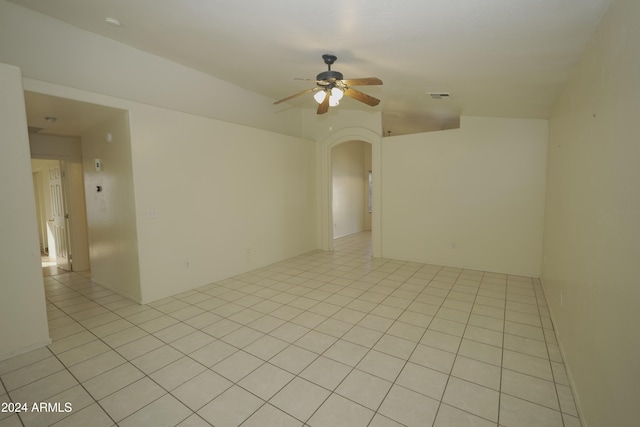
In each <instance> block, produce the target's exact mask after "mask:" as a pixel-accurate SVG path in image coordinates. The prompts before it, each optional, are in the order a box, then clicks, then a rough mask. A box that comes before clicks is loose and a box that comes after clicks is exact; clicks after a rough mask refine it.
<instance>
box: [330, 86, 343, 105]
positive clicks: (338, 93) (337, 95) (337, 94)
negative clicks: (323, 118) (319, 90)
mask: <svg viewBox="0 0 640 427" xmlns="http://www.w3.org/2000/svg"><path fill="white" fill-rule="evenodd" d="M343 96H344V92H343V90H342V89H340V88H339V87H334V88H332V89H331V99H333V100H335V102H336V103H337V102H339V101H340V100H341V99H342V97H343ZM331 99H329V102H331Z"/></svg>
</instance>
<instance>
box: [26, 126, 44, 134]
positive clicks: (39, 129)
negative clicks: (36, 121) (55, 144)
mask: <svg viewBox="0 0 640 427" xmlns="http://www.w3.org/2000/svg"><path fill="white" fill-rule="evenodd" d="M42 129H44V128H37V127H35V126H29V133H38V132H40V131H41V130H42Z"/></svg>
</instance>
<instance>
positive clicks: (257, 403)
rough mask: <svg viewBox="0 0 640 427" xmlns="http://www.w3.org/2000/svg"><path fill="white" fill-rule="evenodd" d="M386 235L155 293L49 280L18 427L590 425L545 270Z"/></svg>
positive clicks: (10, 374) (19, 391) (9, 375)
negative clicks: (522, 272)
mask: <svg viewBox="0 0 640 427" xmlns="http://www.w3.org/2000/svg"><path fill="white" fill-rule="evenodd" d="M370 238H371V235H370V233H366V232H365V233H360V234H356V235H352V236H347V237H344V238H341V239H337V240H336V241H335V251H334V252H321V251H314V252H311V253H308V254H305V255H301V256H298V257H295V258H292V259H289V260H286V261H283V262H280V263H277V264H273V265H270V266H267V267H264V268H261V269H258V270H255V271H252V272H249V273H246V274H242V275H239V276H236V277H233V278H230V279H226V280H222V281H219V282H217V283H213V284H210V285H207V286H203V287H201V288H198V289H196V290H192V291H188V292H184V293H182V294H179V295H175V296H173V297H170V298H166V299H163V300H160V301H156V302H154V303H151V304H148V305H142V306H141V305H138V304H135V303H133V302H131V301H129V300H127V299H125V298H123V297H121V296H119V295H117V294H115V293H113V292H111V291H109V290H107V289H104V288H102V287H100V286H96V285H93V284H92V283H91V282H90V280H89V275H88V273H87V272H84V273H83V272H79V273H77V272H76V273H62V274H54V275H51V276H47V277H45V279H44V280H45V288H46V296H47V310H48V317H49V329H50V336H51V339H52V340H53V344H51V345H50V346H49V347H47V348H42V349H39V350H35V351H32V352H30V353H27V354H24V355H21V356H18V357H15V358H12V359H9V360H6V361H3V362H0V380H1V385H0V402H28V403H29V406H30V405H31V404H32V402H52V403H53V402H60V404H61V407H62V408H64V404H65V403H66V402H70V403H71V405H72V411H71V412H64V411H62V412H50V413H33V412H27V413H21V414H19V415H13V414H10V413H0V426H2V427H7V426H14V425H15V426H20V425H25V426H41V425H53V424H55V425H56V426H87V425H91V426H113V425H120V426H136V427H139V426H161V425H167V426H174V425H181V426H208V425H215V426H216V427H217V426H237V425H242V426H243V427H251V426H261V427H268V426H306V425H308V426H314V427H315V426H327V427H328V426H332V427H333V426H340V425H343V426H349V427H357V426H370V427H381V426H389V427H391V426H421V427H422V426H438V427H448V426H467V425H469V426H471V425H473V426H497V425H500V426H506V427H508V426H517V427H526V426H536V427H541V426H559V427H561V426H566V427H574V426H580V421H579V419H578V418H577V412H576V408H575V404H574V401H573V397H572V393H571V389H570V388H569V383H568V379H567V375H566V372H565V368H564V364H563V361H562V358H561V355H560V351H559V348H558V345H557V342H556V338H555V334H554V331H553V326H552V323H551V320H550V317H549V311H548V309H547V306H546V301H545V298H544V295H543V293H542V289H541V286H540V283H539V281H538V280H537V279H532V278H528V277H520V276H510V275H505V274H497V273H489V272H482V271H474V270H464V269H458V268H450V267H441V266H434V265H427V264H419V263H411V262H404V261H395V260H387V259H373V260H372V259H371V244H370Z"/></svg>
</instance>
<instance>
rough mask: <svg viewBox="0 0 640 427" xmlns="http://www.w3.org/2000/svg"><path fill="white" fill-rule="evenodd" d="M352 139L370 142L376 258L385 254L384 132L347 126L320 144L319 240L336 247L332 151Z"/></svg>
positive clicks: (322, 245)
mask: <svg viewBox="0 0 640 427" xmlns="http://www.w3.org/2000/svg"><path fill="white" fill-rule="evenodd" d="M349 141H362V142H365V143H368V144H371V171H372V175H371V178H372V190H373V191H372V193H373V194H372V196H373V199H372V212H371V240H372V242H371V243H372V253H373V256H374V257H381V256H382V242H381V241H380V224H381V223H380V220H381V214H382V213H381V211H380V182H381V181H380V170H381V167H380V166H381V156H380V152H381V141H382V137H381V135H379V134H377V133H375V132H374V131H372V130H370V129H366V128H358V127H354V128H345V129H341V130H339V131H336V132H335V133H333V134H332V135H330V136H328V137H327V138H325V139H324V140H323V141H321V142H320V144H319V145H318V147H319V148H318V150H319V153H318V169H317V170H318V194H319V203H318V206H319V216H318V242H319V246H320V249H322V250H326V251H331V250H333V238H334V235H333V234H334V221H333V206H332V200H333V188H332V186H333V174H332V164H331V150H332V149H333V147H335V146H338V145H340V144H342V143H345V142H349Z"/></svg>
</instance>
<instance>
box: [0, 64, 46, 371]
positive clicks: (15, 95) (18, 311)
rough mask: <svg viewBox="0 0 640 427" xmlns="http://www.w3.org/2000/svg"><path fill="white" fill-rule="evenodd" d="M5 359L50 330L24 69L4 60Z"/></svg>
mask: <svg viewBox="0 0 640 427" xmlns="http://www.w3.org/2000/svg"><path fill="white" fill-rule="evenodd" d="M0 141H2V143H1V144H0V145H1V146H2V155H0V194H1V195H2V203H0V218H2V220H1V221H0V235H1V236H2V245H0V271H1V272H2V278H1V279H0V325H2V327H0V360H4V359H7V358H9V357H11V356H13V355H16V354H20V353H24V352H26V351H29V350H32V349H34V348H38V347H42V346H45V345H47V344H48V343H49V342H50V341H49V330H48V328H47V317H46V308H45V299H44V284H43V281H42V270H41V268H40V250H39V247H38V235H37V234H38V228H37V222H36V221H37V220H36V208H35V199H34V196H33V180H32V176H31V165H30V159H29V139H28V136H27V118H26V116H25V106H24V97H23V89H22V76H21V74H20V69H19V68H17V67H14V66H11V65H6V64H0Z"/></svg>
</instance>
